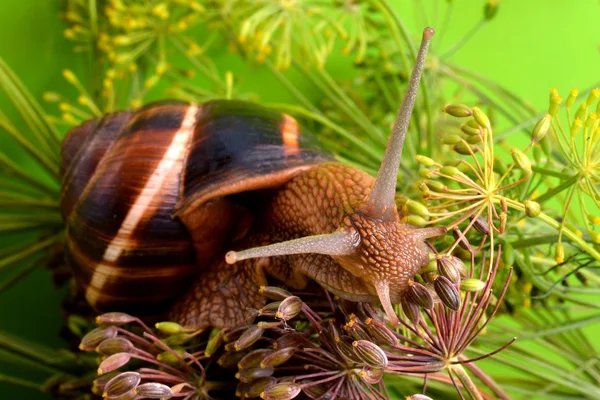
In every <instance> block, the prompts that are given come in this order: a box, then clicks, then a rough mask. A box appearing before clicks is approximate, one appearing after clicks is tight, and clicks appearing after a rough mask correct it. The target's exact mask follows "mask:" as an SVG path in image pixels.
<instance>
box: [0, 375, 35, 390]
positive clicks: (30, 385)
mask: <svg viewBox="0 0 600 400" xmlns="http://www.w3.org/2000/svg"><path fill="white" fill-rule="evenodd" d="M0 382H4V383H9V384H11V385H16V386H21V387H24V388H27V389H35V390H39V391H40V392H41V391H42V386H41V385H40V384H39V383H35V382H31V381H28V380H25V379H21V378H15V377H13V376H8V375H4V374H2V373H0Z"/></svg>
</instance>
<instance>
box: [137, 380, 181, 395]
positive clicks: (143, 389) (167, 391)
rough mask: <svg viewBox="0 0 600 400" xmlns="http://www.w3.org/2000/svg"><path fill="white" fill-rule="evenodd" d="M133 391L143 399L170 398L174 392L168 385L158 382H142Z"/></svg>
mask: <svg viewBox="0 0 600 400" xmlns="http://www.w3.org/2000/svg"><path fill="white" fill-rule="evenodd" d="M135 391H136V392H137V394H138V396H141V397H143V398H145V399H170V398H171V397H173V395H174V394H175V393H173V390H172V389H171V388H170V387H169V386H167V385H164V384H162V383H158V382H149V383H142V384H141V385H139V386H138V387H137V388H136V389H135Z"/></svg>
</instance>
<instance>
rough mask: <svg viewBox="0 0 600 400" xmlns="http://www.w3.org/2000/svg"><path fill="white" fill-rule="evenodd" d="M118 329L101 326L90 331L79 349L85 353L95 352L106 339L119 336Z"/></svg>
mask: <svg viewBox="0 0 600 400" xmlns="http://www.w3.org/2000/svg"><path fill="white" fill-rule="evenodd" d="M117 333H118V332H117V328H115V327H114V326H101V327H98V328H96V329H93V330H92V331H90V332H89V333H88V334H87V335H85V336H84V337H83V338H82V339H81V343H80V344H79V349H80V350H83V351H95V350H96V347H98V345H99V344H100V343H101V342H103V341H104V340H106V339H110V338H114V337H115V336H117Z"/></svg>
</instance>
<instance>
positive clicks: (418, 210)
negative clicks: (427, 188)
mask: <svg viewBox="0 0 600 400" xmlns="http://www.w3.org/2000/svg"><path fill="white" fill-rule="evenodd" d="M406 206H407V208H408V211H409V212H411V213H412V214H415V215H418V216H421V217H423V218H429V210H428V209H427V207H426V206H425V205H423V204H421V203H419V202H418V201H414V200H409V201H408V202H407V203H406Z"/></svg>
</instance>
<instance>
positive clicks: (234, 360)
mask: <svg viewBox="0 0 600 400" xmlns="http://www.w3.org/2000/svg"><path fill="white" fill-rule="evenodd" d="M246 354H248V351H227V352H225V353H224V354H223V355H222V356H221V357H219V359H218V360H217V364H219V365H220V366H221V367H223V368H228V369H231V368H237V364H238V363H239V362H240V360H241V359H242V358H244V356H245V355H246Z"/></svg>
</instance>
